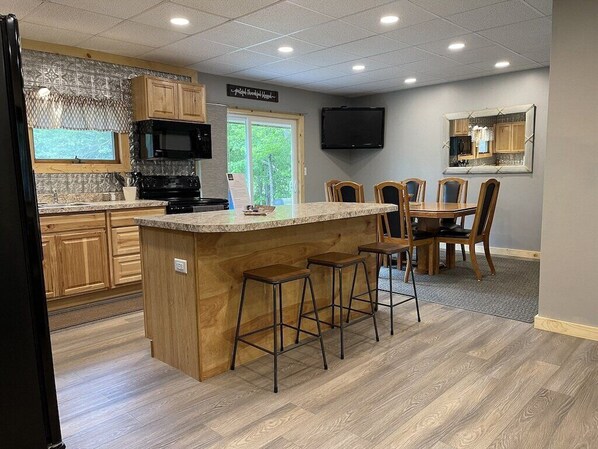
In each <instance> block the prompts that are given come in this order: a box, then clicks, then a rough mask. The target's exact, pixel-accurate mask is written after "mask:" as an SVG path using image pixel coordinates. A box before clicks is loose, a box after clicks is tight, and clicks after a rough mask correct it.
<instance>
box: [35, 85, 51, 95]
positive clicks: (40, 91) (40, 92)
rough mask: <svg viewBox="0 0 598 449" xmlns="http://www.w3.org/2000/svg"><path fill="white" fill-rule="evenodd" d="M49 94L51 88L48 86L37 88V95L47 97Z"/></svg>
mask: <svg viewBox="0 0 598 449" xmlns="http://www.w3.org/2000/svg"><path fill="white" fill-rule="evenodd" d="M48 95H50V89H48V88H47V87H43V86H42V87H40V88H39V89H38V90H37V96H38V97H40V98H44V97H47V96H48Z"/></svg>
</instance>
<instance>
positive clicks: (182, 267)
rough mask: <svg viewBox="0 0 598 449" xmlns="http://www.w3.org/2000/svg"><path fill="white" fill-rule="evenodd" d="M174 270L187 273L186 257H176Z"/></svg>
mask: <svg viewBox="0 0 598 449" xmlns="http://www.w3.org/2000/svg"><path fill="white" fill-rule="evenodd" d="M174 271H176V272H177V273H183V274H187V261H186V260H185V259H176V258H175V259H174Z"/></svg>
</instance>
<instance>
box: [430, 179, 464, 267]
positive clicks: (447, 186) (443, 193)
mask: <svg viewBox="0 0 598 449" xmlns="http://www.w3.org/2000/svg"><path fill="white" fill-rule="evenodd" d="M467 184H468V181H467V179H462V178H444V179H439V180H438V190H437V192H436V202H437V203H466V202H467ZM460 221H461V223H459V224H457V221H456V220H455V219H454V218H442V219H441V220H440V227H441V229H451V228H455V227H457V226H461V227H464V226H465V217H461V220H460ZM461 255H462V257H463V260H466V257H465V245H461Z"/></svg>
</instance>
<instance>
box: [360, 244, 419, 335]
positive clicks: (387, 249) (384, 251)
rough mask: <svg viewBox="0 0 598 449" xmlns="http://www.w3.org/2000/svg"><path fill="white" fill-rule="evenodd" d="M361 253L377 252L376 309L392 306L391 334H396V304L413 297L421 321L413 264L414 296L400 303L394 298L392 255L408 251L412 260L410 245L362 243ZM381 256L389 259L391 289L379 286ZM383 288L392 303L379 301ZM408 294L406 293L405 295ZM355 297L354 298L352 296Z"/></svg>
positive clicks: (408, 298)
mask: <svg viewBox="0 0 598 449" xmlns="http://www.w3.org/2000/svg"><path fill="white" fill-rule="evenodd" d="M358 249H359V254H361V253H372V254H376V309H377V307H378V306H386V307H389V308H390V335H394V319H393V309H394V308H395V307H396V306H399V305H401V304H404V303H406V302H407V301H411V300H412V299H414V300H415V309H416V310H417V321H418V322H421V317H420V315H419V303H418V301H417V290H416V289H415V277H414V276H413V265H410V269H411V282H412V284H413V295H412V296H407V299H405V300H403V301H401V302H398V303H396V304H395V303H393V300H392V294H393V291H392V263H391V262H392V256H393V255H395V254H396V255H400V254H403V253H407V258H408V259H407V260H410V258H411V251H409V246H407V245H401V244H400V243H394V242H376V243H368V244H367V245H361V246H359V248H358ZM379 256H383V257H384V256H386V261H387V265H388V283H389V287H390V290H383V289H381V288H379V287H378V282H379V279H380V258H379ZM380 290H382V291H383V292H387V293H390V303H389V304H385V303H381V302H378V292H379V291H380ZM358 296H362V295H358ZM358 296H357V297H355V299H356V300H357V301H362V302H367V300H365V299H361V298H359V297H358ZM403 296H406V295H403ZM352 299H353V298H352ZM349 307H351V304H350V303H349Z"/></svg>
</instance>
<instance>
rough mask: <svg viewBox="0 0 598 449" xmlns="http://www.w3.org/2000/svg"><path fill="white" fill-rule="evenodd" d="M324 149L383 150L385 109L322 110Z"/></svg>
mask: <svg viewBox="0 0 598 449" xmlns="http://www.w3.org/2000/svg"><path fill="white" fill-rule="evenodd" d="M321 131H322V132H321V136H322V149H334V148H383V147H384V108H346V107H345V108H322V129H321Z"/></svg>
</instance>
